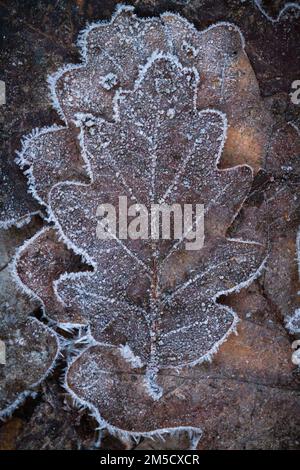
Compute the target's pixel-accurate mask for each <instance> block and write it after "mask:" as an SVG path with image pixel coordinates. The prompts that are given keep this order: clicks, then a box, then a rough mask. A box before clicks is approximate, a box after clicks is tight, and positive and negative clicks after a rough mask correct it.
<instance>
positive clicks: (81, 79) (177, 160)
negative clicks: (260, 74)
mask: <svg viewBox="0 0 300 470" xmlns="http://www.w3.org/2000/svg"><path fill="white" fill-rule="evenodd" d="M80 44H81V48H82V52H83V59H84V60H83V64H82V65H79V66H70V67H67V68H66V69H64V70H63V71H59V72H58V74H56V75H55V76H54V77H52V79H50V83H51V87H52V96H53V98H54V103H55V106H56V108H57V109H58V110H59V112H60V114H61V115H62V117H63V118H64V119H65V121H66V124H67V127H61V128H58V127H54V128H48V129H42V130H40V131H37V132H35V133H34V134H33V135H31V136H30V137H29V139H27V140H26V141H25V143H24V145H23V149H22V151H21V153H20V156H19V162H20V164H21V166H22V167H23V168H24V171H25V172H26V173H27V175H28V178H29V185H30V190H31V191H32V193H33V195H34V196H35V197H36V198H37V199H38V201H39V202H40V203H42V204H44V205H46V206H47V208H48V212H49V217H50V220H51V221H53V222H54V224H55V230H56V231H58V232H59V234H60V237H61V239H62V240H63V241H64V242H65V244H66V245H67V246H68V247H69V248H72V249H73V250H74V251H75V252H76V253H77V254H80V255H82V256H83V257H84V259H85V260H86V261H88V262H89V263H90V264H91V266H92V267H93V272H86V273H84V272H80V273H78V272H77V273H73V274H68V273H64V271H69V270H70V269H69V268H70V267H72V262H70V259H69V256H70V254H69V255H68V256H67V255H66V257H65V258H64V255H63V254H62V253H64V248H63V245H62V244H61V243H59V242H57V240H56V235H55V234H54V233H52V231H51V233H50V232H48V231H47V230H48V229H46V230H45V231H42V232H40V233H39V234H37V236H36V237H34V239H32V241H31V242H30V243H28V244H27V245H26V246H25V247H24V249H22V250H21V251H20V253H19V257H18V260H17V272H18V275H19V278H20V280H21V281H22V282H23V284H25V285H26V286H27V287H28V289H29V290H30V291H31V292H34V293H35V294H36V295H37V296H38V297H39V298H40V299H41V300H42V302H43V303H44V305H45V307H46V312H47V314H49V316H52V317H53V318H54V319H55V320H56V321H58V323H59V324H65V325H70V324H71V325H72V324H73V325H78V324H82V325H86V326H87V327H88V331H89V336H88V339H89V346H88V348H87V350H86V351H85V352H84V353H83V355H82V356H80V357H79V358H77V359H76V360H75V362H74V363H72V364H71V365H70V367H69V370H68V373H67V376H66V387H67V389H68V391H69V392H70V393H71V394H72V395H73V396H74V397H76V398H77V400H79V401H80V402H81V403H84V404H85V405H87V406H89V407H90V408H92V409H93V410H94V412H95V414H96V416H97V418H99V421H101V416H102V415H104V416H105V420H106V421H109V422H110V423H112V424H113V425H114V426H116V427H118V428H123V429H125V430H129V431H130V432H134V431H135V430H138V432H141V431H151V430H152V429H157V428H162V427H163V428H167V427H174V426H175V427H178V426H181V425H184V426H193V425H194V424H195V422H196V421H197V422H196V424H197V426H199V419H198V418H197V420H196V418H195V417H194V418H193V414H194V411H193V406H191V407H190V408H189V405H188V402H187V403H186V407H187V408H188V410H187V413H186V416H185V417H183V416H182V415H178V414H177V413H175V411H174V410H176V400H177V398H178V397H177V398H176V396H177V395H176V394H175V395H174V392H172V393H171V394H170V390H169V391H168V384H167V383H166V380H165V379H164V380H163V381H162V380H161V374H162V373H163V371H165V370H169V369H170V368H172V369H178V368H182V367H184V366H187V365H194V364H196V363H201V362H203V361H206V360H208V359H211V358H212V356H213V355H214V353H216V351H217V350H218V348H219V346H220V345H221V344H223V343H224V342H225V340H226V339H227V338H228V337H229V335H230V333H231V332H232V331H234V330H235V326H236V322H237V316H236V314H235V313H234V312H233V311H232V310H230V309H229V308H228V307H225V306H221V305H219V304H218V303H217V299H218V297H220V296H221V295H223V294H225V293H227V292H231V291H233V290H238V289H240V288H242V287H243V286H245V285H247V284H248V283H250V282H251V280H252V279H254V278H255V277H256V276H257V275H258V274H259V268H260V267H261V265H262V262H263V256H264V254H263V248H262V246H261V245H260V244H256V243H251V241H250V242H247V241H243V240H232V239H229V238H227V237H226V232H227V229H228V227H229V226H230V225H231V223H232V221H233V219H234V218H235V217H236V215H237V213H238V211H239V209H240V207H241V205H242V204H243V201H244V199H245V197H246V196H247V194H248V192H249V190H250V187H251V183H252V171H251V169H250V168H249V167H248V166H237V167H233V168H228V169H226V170H221V169H220V168H219V167H218V164H219V160H220V158H221V154H222V152H223V156H224V155H225V160H226V154H227V155H228V154H230V155H231V161H234V162H239V161H241V160H243V161H250V159H249V158H248V157H247V154H246V153H245V152H244V150H245V149H246V148H249V147H251V145H252V144H254V143H255V152H253V154H255V156H256V157H255V158H257V159H255V162H254V163H255V164H257V162H258V161H259V160H260V158H261V156H262V154H263V149H264V143H265V140H266V134H265V132H266V133H268V116H267V115H266V113H265V112H261V111H262V109H261V102H260V98H259V90H258V87H257V83H256V80H255V76H254V74H253V71H252V68H251V66H250V64H249V61H248V59H247V57H246V55H245V52H244V48H243V40H242V37H241V34H240V32H239V31H238V30H237V29H236V28H235V27H233V26H232V25H229V24H223V23H222V24H219V25H215V26H213V27H211V28H209V29H208V30H206V31H203V32H202V33H199V32H198V31H196V30H195V29H194V28H193V27H192V26H191V25H189V23H188V22H186V21H185V20H183V19H182V18H180V17H179V16H176V15H172V14H165V15H162V16H161V18H157V19H148V20H141V19H138V18H136V17H135V16H134V15H133V13H132V8H130V7H129V8H126V7H125V8H121V9H119V10H118V12H117V14H116V15H115V16H114V18H113V20H112V22H111V23H108V24H102V25H95V26H92V27H90V28H88V29H87V31H86V33H84V34H83V35H82V38H81V41H80ZM243 94H244V96H245V100H244V99H243V98H242V96H243ZM246 97H247V98H246ZM234 103H236V108H234ZM208 106H209V107H210V108H217V109H219V110H220V109H221V110H223V111H226V112H227V114H228V118H229V123H230V130H229V132H228V133H227V124H226V118H225V115H224V114H222V112H220V111H216V110H214V109H203V108H207V107H208ZM249 107H250V108H251V109H252V112H251V113H248V111H247V109H249ZM201 109H202V110H201ZM250 114H251V119H250V118H249V115H250ZM226 133H227V136H228V138H227V139H226ZM242 135H243V136H244V137H245V136H251V137H249V139H248V137H247V139H246V146H244V144H243V142H244V141H245V140H243V139H242V138H241V137H242ZM256 144H257V145H256ZM237 150H238V151H239V155H237V153H236V152H237ZM232 155H233V156H232ZM119 195H124V196H127V197H128V201H129V204H130V205H131V204H132V203H136V202H138V203H140V204H145V205H146V206H147V207H149V204H150V203H161V202H165V203H167V204H171V203H176V202H178V203H180V204H184V203H190V204H195V203H197V204H204V208H205V242H204V247H203V248H202V249H201V250H200V251H196V252H195V251H192V252H189V251H186V250H185V248H184V242H183V240H179V241H178V240H175V241H167V240H164V241H159V242H154V241H153V240H149V241H146V240H119V239H113V240H110V241H101V240H99V239H98V238H97V237H96V227H97V223H98V220H97V217H96V210H97V207H98V205H99V204H100V203H106V202H108V203H112V204H114V205H115V206H117V203H118V197H119ZM61 256H63V258H64V261H66V263H65V262H63V263H61V264H60V262H59V258H60V257H61ZM45 271H47V272H45ZM99 372H101V374H104V379H103V380H100V381H99V380H98V379H99V376H100V377H102V375H101V374H99ZM171 374H172V373H171ZM96 377H97V380H96ZM137 378H138V379H137ZM124 381H125V382H126V383H129V382H130V387H129V389H128V388H127V386H125V383H124ZM135 383H136V385H134V384H135ZM132 384H133V385H132ZM171 389H174V386H172V387H171ZM126 390H127V391H128V393H129V395H131V394H132V393H134V394H136V398H137V400H136V401H135V402H134V400H133V401H131V400H128V402H127V405H126V406H124V405H125V401H126V398H125V397H126V396H127V395H126V393H127V392H126ZM116 395H118V396H119V402H120V403H119V404H120V406H121V407H122V413H121V412H120V413H119V414H118V416H116V414H115V406H116V403H115V397H116ZM174 396H175V398H176V400H175V402H174V401H172V400H173V398H174ZM184 400H185V399H184ZM168 402H169V403H170V406H171V409H169V412H165V411H164V409H167V408H166V407H167V403H168ZM134 403H138V404H139V405H140V404H141V403H142V404H143V405H142V406H143V412H141V416H144V415H145V414H147V412H148V411H149V412H151V413H153V419H152V420H151V422H148V423H147V424H146V423H145V426H144V428H143V426H142V425H141V423H139V425H136V427H135V424H134V420H133V416H134V413H135V409H134ZM172 403H175V404H174V407H173V405H172ZM104 408H105V409H104ZM147 410H148V411H147Z"/></svg>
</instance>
